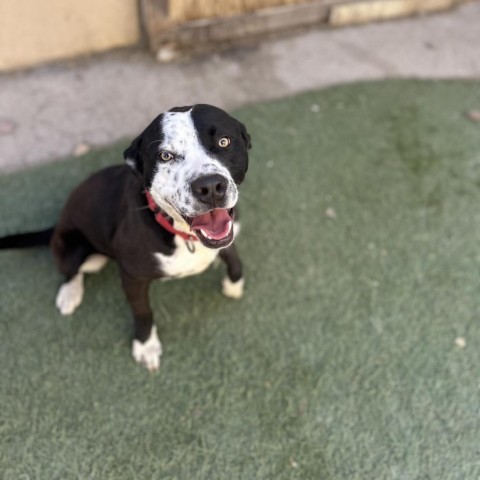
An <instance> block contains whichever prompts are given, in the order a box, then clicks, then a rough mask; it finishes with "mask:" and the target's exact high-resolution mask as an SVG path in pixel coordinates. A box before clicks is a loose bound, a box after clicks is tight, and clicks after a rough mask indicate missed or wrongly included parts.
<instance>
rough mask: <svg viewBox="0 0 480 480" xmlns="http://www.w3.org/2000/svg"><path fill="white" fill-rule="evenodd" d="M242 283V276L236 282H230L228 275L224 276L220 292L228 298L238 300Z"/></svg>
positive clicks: (243, 281)
mask: <svg viewBox="0 0 480 480" xmlns="http://www.w3.org/2000/svg"><path fill="white" fill-rule="evenodd" d="M244 285H245V279H244V278H241V279H240V280H237V281H236V282H232V281H231V280H230V279H229V278H228V277H225V278H224V279H223V281H222V293H223V294H224V295H225V296H226V297H228V298H234V299H235V300H238V299H239V298H242V296H243V287H244Z"/></svg>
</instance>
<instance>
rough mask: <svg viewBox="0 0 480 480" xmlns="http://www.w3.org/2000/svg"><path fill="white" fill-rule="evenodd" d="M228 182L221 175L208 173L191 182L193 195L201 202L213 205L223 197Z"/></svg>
mask: <svg viewBox="0 0 480 480" xmlns="http://www.w3.org/2000/svg"><path fill="white" fill-rule="evenodd" d="M227 186H228V182H227V179H226V178H225V177H222V176H221V175H208V176H206V177H200V178H197V180H195V181H194V182H192V191H193V193H194V195H195V196H196V197H197V198H198V199H199V200H200V201H201V202H203V203H206V204H207V205H211V206H212V207H215V206H216V205H217V204H218V202H220V201H221V200H223V199H224V197H225V193H226V192H227Z"/></svg>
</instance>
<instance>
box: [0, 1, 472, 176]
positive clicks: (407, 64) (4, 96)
mask: <svg viewBox="0 0 480 480" xmlns="http://www.w3.org/2000/svg"><path fill="white" fill-rule="evenodd" d="M392 77H419V78H480V3H479V2H475V3H471V4H467V5H464V6H463V7H461V8H458V9H457V10H454V11H451V12H446V13H442V14H436V15H430V16H424V17H416V18H411V19H407V20H397V21H394V22H388V23H377V24H369V25H366V26H360V27H348V28H343V29H338V30H323V29H317V30H310V31H307V32H303V33H298V34H296V35H292V36H288V37H283V38H278V39H275V40H267V41H264V42H262V43H260V44H258V45H256V46H254V47H244V48H237V49H235V50H232V51H229V52H226V53H222V54H214V55H212V56H205V57H202V58H197V59H193V60H191V61H188V62H181V63H173V64H159V63H157V62H156V61H155V60H154V59H153V58H152V56H151V55H150V54H149V53H147V52H144V51H128V52H125V51H123V52H114V53H109V54H105V55H101V56H98V57H94V58H91V59H87V60H82V61H76V62H74V63H73V62H68V63H64V64H59V65H53V66H48V67H42V68H39V69H35V70H32V71H28V72H21V73H14V74H5V75H3V76H0V172H7V171H13V170H17V169H21V168H25V167H28V166H31V165H35V164H39V163H42V162H48V161H51V160H54V159H56V158H59V157H64V156H67V155H70V154H72V153H73V152H74V150H75V149H76V148H77V147H78V146H79V145H81V144H83V143H86V144H88V145H90V146H92V147H94V146H101V145H106V144H109V143H111V142H114V141H116V140H119V139H121V138H124V137H132V136H133V135H136V134H138V133H139V132H140V131H141V130H142V129H143V128H144V127H145V126H146V124H147V123H148V122H150V121H151V120H152V119H153V118H154V117H155V116H156V115H157V114H158V113H160V112H161V111H163V110H166V109H168V108H170V107H172V106H175V105H188V104H191V103H200V102H201V103H212V104H214V105H218V106H220V107H223V108H225V109H232V108H234V107H238V106H241V105H244V104H247V103H252V102H255V101H258V100H266V99H272V98H278V97H282V96H286V95H292V94H295V93H298V92H301V91H304V90H310V89H315V88H319V87H325V86H328V85H332V84H337V83H343V82H351V81H357V80H370V79H382V78H392ZM119 160H120V159H119Z"/></svg>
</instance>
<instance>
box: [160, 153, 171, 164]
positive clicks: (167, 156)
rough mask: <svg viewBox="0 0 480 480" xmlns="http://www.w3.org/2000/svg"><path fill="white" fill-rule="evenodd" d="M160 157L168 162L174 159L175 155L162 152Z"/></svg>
mask: <svg viewBox="0 0 480 480" xmlns="http://www.w3.org/2000/svg"><path fill="white" fill-rule="evenodd" d="M160 158H161V159H162V160H163V161H164V162H168V161H169V160H172V159H173V155H172V154H171V153H170V152H160Z"/></svg>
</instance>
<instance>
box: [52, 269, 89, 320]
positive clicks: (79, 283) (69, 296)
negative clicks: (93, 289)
mask: <svg viewBox="0 0 480 480" xmlns="http://www.w3.org/2000/svg"><path fill="white" fill-rule="evenodd" d="M82 300H83V274H81V273H77V275H75V276H74V277H73V278H72V279H71V280H70V281H68V282H66V283H64V284H63V285H62V286H61V287H60V290H59V291H58V293H57V298H56V300H55V304H56V305H57V308H58V309H59V310H60V313H61V314H62V315H71V314H72V313H73V312H74V311H75V310H76V309H77V308H78V307H79V306H80V304H81V303H82Z"/></svg>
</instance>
